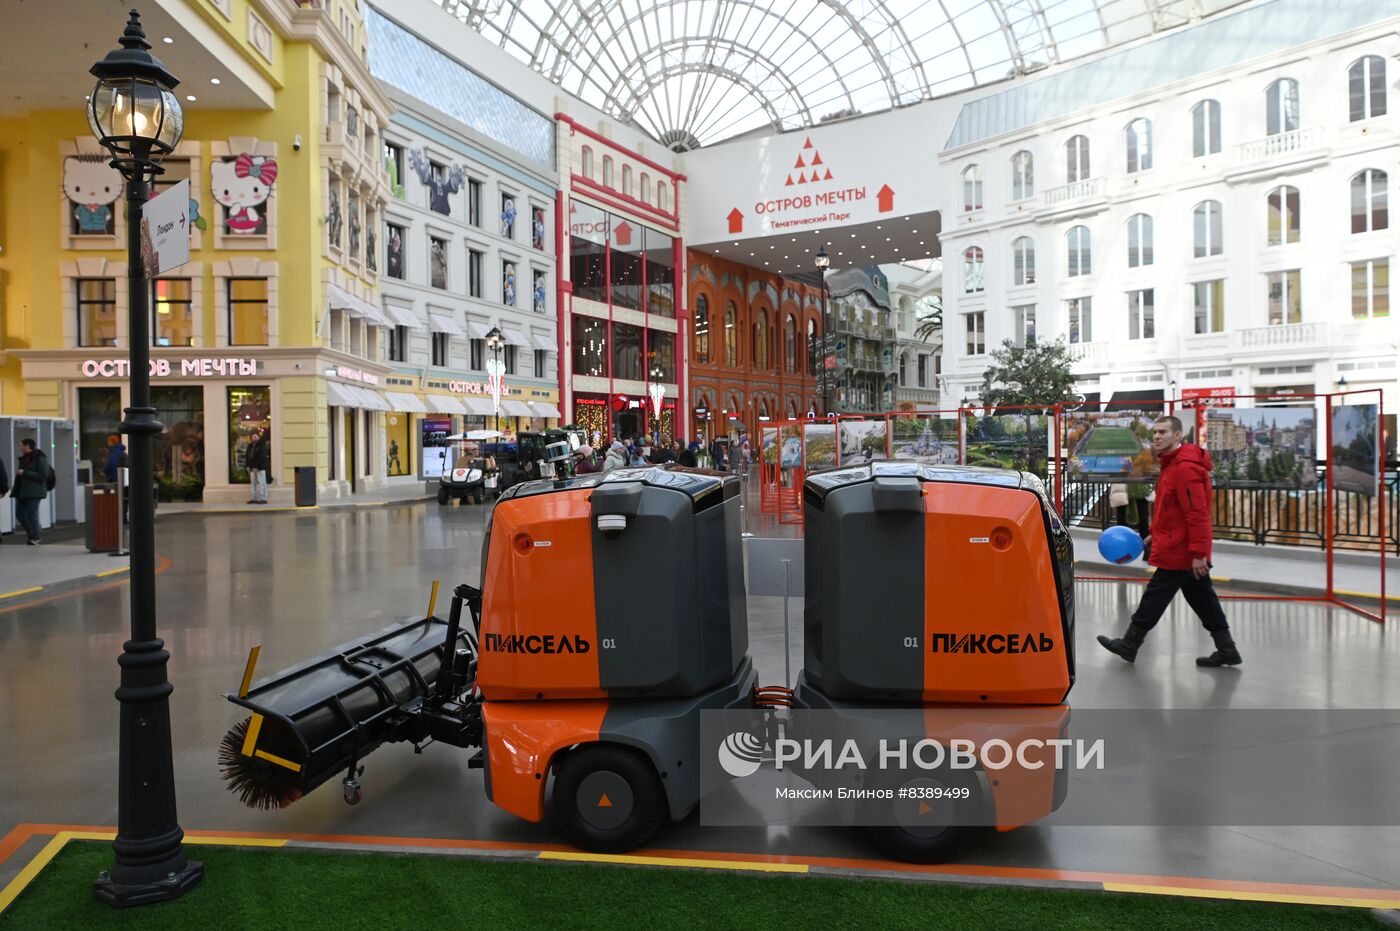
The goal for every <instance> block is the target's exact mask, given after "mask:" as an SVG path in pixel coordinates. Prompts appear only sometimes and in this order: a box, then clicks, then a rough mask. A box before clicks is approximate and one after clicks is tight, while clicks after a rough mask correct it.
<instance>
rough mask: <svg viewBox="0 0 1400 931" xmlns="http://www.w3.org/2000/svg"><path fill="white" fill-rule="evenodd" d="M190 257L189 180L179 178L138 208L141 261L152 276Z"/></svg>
mask: <svg viewBox="0 0 1400 931" xmlns="http://www.w3.org/2000/svg"><path fill="white" fill-rule="evenodd" d="M189 260H190V182H189V180H188V179H186V180H184V181H181V182H180V183H179V184H176V185H174V186H173V187H169V188H166V189H165V190H164V191H162V192H161V193H160V194H159V195H158V196H157V197H154V198H152V199H151V200H148V201H146V205H145V206H144V207H143V208H142V209H141V264H142V265H143V266H144V267H145V269H146V277H147V278H154V277H156V276H157V275H160V274H163V273H164V272H168V271H170V270H171V269H173V268H179V267H180V266H181V265H184V264H185V263H186V262H188V261H189Z"/></svg>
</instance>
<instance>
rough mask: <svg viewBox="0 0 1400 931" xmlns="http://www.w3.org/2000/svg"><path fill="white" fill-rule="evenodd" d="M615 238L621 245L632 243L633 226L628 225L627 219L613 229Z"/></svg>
mask: <svg viewBox="0 0 1400 931" xmlns="http://www.w3.org/2000/svg"><path fill="white" fill-rule="evenodd" d="M613 238H614V239H616V240H617V244H618V245H619V246H629V245H631V244H632V227H630V226H628V225H627V223H626V221H623V222H622V223H619V224H617V228H616V229H614V230H613Z"/></svg>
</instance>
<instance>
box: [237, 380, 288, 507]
mask: <svg viewBox="0 0 1400 931" xmlns="http://www.w3.org/2000/svg"><path fill="white" fill-rule="evenodd" d="M270 426H272V389H271V388H269V387H267V386H266V385H258V386H254V387H244V388H229V389H228V480H229V484H232V485H247V484H248V467H247V465H246V462H247V455H248V446H249V445H250V444H251V443H252V442H253V438H254V437H256V436H257V435H258V431H260V430H265V429H267V428H268V427H270ZM276 452H277V451H276V450H275V449H274V450H273V454H274V455H275V454H276Z"/></svg>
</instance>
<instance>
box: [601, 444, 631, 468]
mask: <svg viewBox="0 0 1400 931" xmlns="http://www.w3.org/2000/svg"><path fill="white" fill-rule="evenodd" d="M626 465H627V447H625V446H623V445H622V444H621V443H620V442H618V441H617V440H613V442H612V445H611V446H609V447H608V454H607V456H605V457H604V458H603V471H604V472H611V471H612V470H613V469H621V468H623V467H624V466H626Z"/></svg>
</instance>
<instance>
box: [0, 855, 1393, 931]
mask: <svg viewBox="0 0 1400 931" xmlns="http://www.w3.org/2000/svg"><path fill="white" fill-rule="evenodd" d="M185 850H186V852H187V853H188V854H189V855H190V856H192V857H195V858H197V859H200V860H202V861H203V862H204V865H205V875H204V881H203V882H202V883H201V884H200V885H198V886H196V887H195V888H194V889H193V890H192V891H191V892H189V893H187V894H186V895H185V897H184V898H182V899H179V900H177V901H174V902H166V903H161V904H159V905H149V906H144V907H141V908H136V909H126V910H115V909H112V908H109V907H108V906H106V905H103V904H101V903H100V902H98V901H96V900H95V899H94V898H93V894H92V881H93V879H94V878H95V877H96V876H97V873H98V871H99V870H101V869H102V868H103V867H105V866H107V865H108V864H109V863H110V862H111V847H110V845H108V844H105V843H99V842H91V841H89V842H82V841H72V842H70V843H69V844H68V845H67V846H66V847H65V848H64V849H63V850H62V851H60V852H59V854H58V856H56V857H55V858H54V859H53V861H52V862H51V863H50V864H49V865H48V867H47V868H46V869H45V870H44V871H43V872H42V873H40V874H39V876H38V877H37V878H36V879H35V880H34V882H33V883H32V884H31V885H30V886H29V888H28V889H26V890H25V891H24V892H23V893H22V894H21V895H20V897H19V898H18V899H17V900H16V901H15V902H14V904H13V905H12V906H11V907H10V908H9V909H8V910H7V911H6V912H5V913H4V914H0V927H3V928H7V929H8V928H23V929H26V931H30V929H48V928H61V929H65V931H66V929H72V928H99V927H100V928H152V929H160V928H171V929H180V931H186V929H204V928H217V929H235V928H257V929H266V928H297V929H310V928H333V929H336V931H342V929H353V928H373V929H375V931H381V929H386V928H418V929H438V928H465V927H472V928H495V929H512V928H519V927H549V928H609V929H611V928H648V929H655V928H672V927H674V928H684V929H686V931H690V929H693V928H749V927H755V928H759V927H761V928H765V929H772V931H798V929H804V928H818V927H831V926H836V927H853V926H857V925H859V926H862V927H878V928H915V927H918V928H936V927H951V928H959V929H968V928H998V929H1001V928H1035V929H1046V928H1153V929H1159V928H1200V929H1210V931H1227V929H1231V928H1250V929H1254V928H1327V929H1332V928H1376V927H1380V923H1379V922H1377V921H1376V920H1375V919H1374V918H1372V917H1371V916H1370V915H1369V914H1368V913H1367V912H1365V911H1361V910H1357V909H1341V908H1311V907H1303V906H1283V905H1270V904H1264V903H1252V902H1214V901H1207V900H1201V899H1177V898H1167V897H1164V896H1132V895H1110V894H1106V893H1087V892H1073V891H1057V890H1040V889H1017V888H1009V887H1005V886H996V887H979V888H967V887H961V886H952V885H947V884H943V883H931V882H890V881H883V880H868V879H845V878H832V877H819V876H810V875H808V876H792V875H753V874H745V873H740V874H736V873H719V872H710V871H690V870H679V869H669V868H668V869H649V868H630V867H620V866H592V865H584V864H554V863H543V862H539V861H533V860H532V861H524V862H507V861H488V860H480V859H477V858H474V857H461V856H437V857H432V856H420V855H396V854H387V853H355V852H344V853H342V852H326V851H312V850H287V849H282V850H269V849H259V848H235V847H208V846H202V845H197V844H191V845H188V846H187V847H186V848H185Z"/></svg>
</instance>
